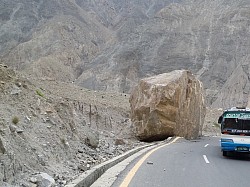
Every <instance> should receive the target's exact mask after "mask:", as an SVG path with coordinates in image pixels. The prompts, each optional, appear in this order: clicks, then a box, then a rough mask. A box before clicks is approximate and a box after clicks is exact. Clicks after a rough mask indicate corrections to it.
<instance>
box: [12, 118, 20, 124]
mask: <svg viewBox="0 0 250 187" xmlns="http://www.w3.org/2000/svg"><path fill="white" fill-rule="evenodd" d="M18 122H19V118H18V117H17V116H14V117H13V118H12V123H14V124H17V123H18Z"/></svg>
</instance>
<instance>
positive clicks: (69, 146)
mask: <svg viewBox="0 0 250 187" xmlns="http://www.w3.org/2000/svg"><path fill="white" fill-rule="evenodd" d="M0 101H1V102H0V108H1V110H0V186H8V187H10V186H11V185H13V186H25V187H29V186H39V185H38V181H37V180H38V179H36V175H37V174H39V173H40V172H43V173H47V174H48V175H49V176H51V177H52V178H54V179H55V181H56V185H57V186H64V185H65V184H66V183H67V182H69V181H70V180H72V179H74V178H75V177H77V176H78V175H79V174H81V173H82V172H84V171H86V170H88V169H90V168H91V167H93V166H94V165H96V164H99V163H102V162H104V161H106V160H108V159H110V158H112V157H114V156H117V155H120V154H122V153H124V152H125V151H127V150H130V149H132V148H133V147H135V146H138V145H142V144H143V143H140V142H138V141H137V140H136V139H135V137H134V135H133V126H132V124H131V122H130V119H129V102H128V95H126V94H114V93H107V92H105V93H104V92H95V91H91V90H88V89H84V88H80V87H77V86H75V85H73V84H71V83H70V84H66V83H62V82H59V81H57V82H54V81H48V80H37V79H27V78H26V77H25V76H24V75H22V74H20V73H18V72H15V71H13V70H12V69H11V68H8V67H6V66H4V65H1V64H0ZM34 178H35V180H34ZM36 184H37V185H36Z"/></svg>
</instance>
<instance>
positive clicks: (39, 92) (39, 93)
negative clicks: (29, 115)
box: [36, 90, 44, 97]
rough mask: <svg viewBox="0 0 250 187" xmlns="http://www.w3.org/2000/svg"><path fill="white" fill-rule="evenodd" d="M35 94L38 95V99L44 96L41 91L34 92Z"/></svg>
mask: <svg viewBox="0 0 250 187" xmlns="http://www.w3.org/2000/svg"><path fill="white" fill-rule="evenodd" d="M36 94H37V95H39V96H40V97H44V94H43V93H42V91H41V90H36Z"/></svg>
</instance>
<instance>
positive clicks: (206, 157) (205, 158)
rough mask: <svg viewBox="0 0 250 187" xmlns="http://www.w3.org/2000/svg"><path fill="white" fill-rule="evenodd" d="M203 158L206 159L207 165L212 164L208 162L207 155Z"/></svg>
mask: <svg viewBox="0 0 250 187" xmlns="http://www.w3.org/2000/svg"><path fill="white" fill-rule="evenodd" d="M203 158H204V160H205V162H206V163H207V164H209V163H210V162H209V161H208V159H207V156H206V155H203Z"/></svg>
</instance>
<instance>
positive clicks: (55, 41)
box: [0, 0, 250, 108]
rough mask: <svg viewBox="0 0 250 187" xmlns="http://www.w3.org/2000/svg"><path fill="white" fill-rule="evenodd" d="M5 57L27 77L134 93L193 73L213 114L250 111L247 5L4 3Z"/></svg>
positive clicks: (198, 0) (195, 0) (198, 1)
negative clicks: (154, 79) (146, 83)
mask: <svg viewBox="0 0 250 187" xmlns="http://www.w3.org/2000/svg"><path fill="white" fill-rule="evenodd" d="M0 4H1V5H0V31H1V32H0V43H1V45H0V57H1V61H2V62H3V63H5V64H8V65H11V66H12V67H15V68H16V69H18V70H21V71H23V72H25V73H26V74H27V75H30V76H36V77H49V78H51V79H53V80H59V81H64V82H72V81H74V82H75V83H77V84H78V85H80V86H83V87H86V88H89V89H94V90H103V91H105V90H110V91H116V92H117V91H118V92H128V93H130V91H131V90H132V88H133V86H134V85H135V84H136V83H137V82H138V80H139V79H140V78H143V77H148V76H151V75H156V74H160V73H165V72H170V71H172V70H175V69H188V70H191V71H192V72H193V73H194V74H195V75H197V76H198V78H199V79H200V80H201V81H202V82H203V83H204V86H205V89H206V93H207V103H208V104H209V105H211V106H212V107H223V108H224V107H229V106H232V105H247V103H248V95H249V83H248V82H249V80H248V79H249V70H248V69H249V68H248V66H249V40H248V38H249V20H250V17H249V16H250V14H249V9H250V2H249V1H247V0H239V1H233V0H215V1H203V0H168V1H163V0H139V1H138V0H126V1H117V0H93V1H80V0H70V1H65V0H63V1H58V0H51V1H47V0H40V1H25V2H21V1H19V0H14V1H7V0H1V1H0Z"/></svg>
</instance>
